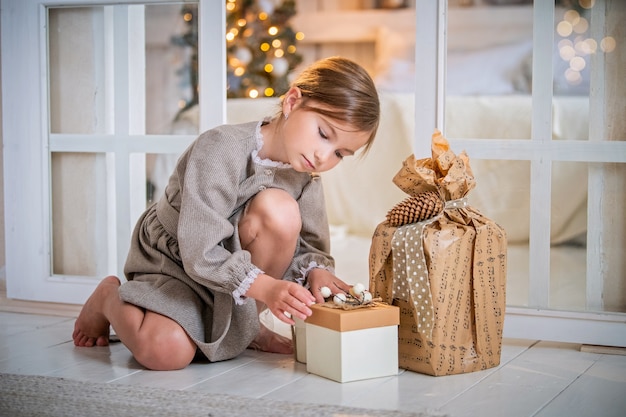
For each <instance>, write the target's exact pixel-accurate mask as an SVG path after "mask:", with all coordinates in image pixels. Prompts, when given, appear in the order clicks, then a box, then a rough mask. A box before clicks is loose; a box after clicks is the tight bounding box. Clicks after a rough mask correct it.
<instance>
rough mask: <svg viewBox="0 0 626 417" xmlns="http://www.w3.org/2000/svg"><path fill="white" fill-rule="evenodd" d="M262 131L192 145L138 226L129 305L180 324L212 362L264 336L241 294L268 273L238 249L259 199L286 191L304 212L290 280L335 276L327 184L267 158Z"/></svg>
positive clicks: (230, 132) (227, 128)
mask: <svg viewBox="0 0 626 417" xmlns="http://www.w3.org/2000/svg"><path fill="white" fill-rule="evenodd" d="M260 127H261V122H252V123H245V124H240V125H224V126H220V127H217V128H215V129H212V130H209V131H207V132H205V133H203V134H201V135H200V136H199V137H198V138H197V139H196V140H195V141H194V142H193V143H192V144H191V145H190V146H189V148H188V149H187V150H186V151H185V152H184V153H183V154H182V155H181V157H180V158H179V160H178V162H177V164H176V169H175V171H174V173H173V174H172V176H171V177H170V179H169V183H168V185H167V187H166V189H165V194H164V196H163V197H162V198H161V199H160V200H159V201H158V202H157V203H156V204H154V205H152V206H150V207H149V208H148V209H147V210H146V211H145V212H144V213H143V215H142V216H141V218H140V219H139V221H138V223H137V226H136V227H135V230H134V232H133V236H132V241H131V245H130V250H129V254H128V259H127V261H126V265H125V268H124V273H125V275H126V278H127V280H128V281H127V282H125V283H123V284H122V286H121V287H120V297H121V298H122V300H124V301H126V302H128V303H131V304H134V305H137V306H139V307H142V308H145V309H147V310H150V311H154V312H157V313H159V314H162V315H164V316H167V317H169V318H171V319H173V320H174V321H176V322H177V323H178V324H180V325H181V326H182V327H183V328H184V329H185V331H186V332H187V333H188V334H189V336H190V337H191V338H192V339H193V341H194V342H195V343H196V344H197V346H198V349H199V351H201V352H202V353H203V354H204V355H205V356H206V357H207V358H208V359H209V360H210V361H220V360H226V359H231V358H234V357H236V356H237V355H239V354H240V353H241V352H243V351H244V350H245V349H246V348H247V347H248V345H249V344H250V343H251V342H252V340H254V338H255V337H256V335H257V333H258V331H259V320H258V313H257V307H256V303H255V300H253V299H248V298H246V297H245V296H244V294H245V293H246V292H247V290H248V288H249V287H250V285H251V284H252V282H254V279H255V278H256V277H257V276H258V274H259V273H261V272H262V271H261V270H260V269H259V268H257V267H256V266H255V265H253V264H252V262H251V260H250V253H249V252H248V251H245V250H243V249H241V245H240V242H239V233H238V229H237V224H238V221H239V219H240V217H241V214H242V212H243V209H244V207H245V206H246V204H247V203H248V202H249V201H250V199H251V198H252V197H254V196H255V195H256V194H257V193H258V192H259V191H260V190H264V189H266V188H279V189H282V190H285V191H286V192H288V193H289V194H290V195H291V196H293V198H294V199H296V201H298V204H299V207H300V214H301V218H302V230H301V234H300V239H299V242H298V247H297V249H296V253H295V255H294V257H293V260H292V263H291V265H290V266H289V269H288V271H287V273H286V274H285V276H284V277H283V279H288V280H291V281H294V282H298V283H300V284H302V285H305V284H306V275H307V273H308V271H309V270H311V269H312V268H325V269H330V270H332V269H333V268H334V261H333V259H332V257H331V256H330V254H329V250H330V242H329V231H328V221H327V217H326V212H325V204H324V195H323V190H322V183H321V179H320V178H319V177H318V176H315V175H311V174H309V173H301V172H297V171H295V170H293V169H292V168H291V167H290V166H289V165H287V164H283V163H280V162H275V161H270V160H267V159H265V160H262V159H260V158H259V157H258V154H257V153H258V151H259V149H260V148H261V147H262V146H263V138H262V136H261V131H260Z"/></svg>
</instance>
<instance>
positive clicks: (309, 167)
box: [280, 89, 370, 172]
mask: <svg viewBox="0 0 626 417" xmlns="http://www.w3.org/2000/svg"><path fill="white" fill-rule="evenodd" d="M292 90H293V89H292ZM292 90H290V92H289V93H288V94H290V93H292ZM296 90H297V89H296ZM298 91H299V90H298ZM286 99H289V97H286ZM300 103H301V98H300V99H298V100H296V102H295V103H294V105H293V106H288V107H289V108H287V109H286V110H285V108H283V112H284V114H286V115H288V118H287V119H286V120H283V123H282V128H281V129H280V131H281V134H280V136H281V137H282V148H283V152H284V153H283V154H284V157H285V158H286V161H284V162H288V163H289V164H290V165H291V166H292V167H293V169H295V170H296V171H299V172H324V171H328V170H330V169H332V168H334V167H335V166H336V165H337V164H338V163H339V162H341V160H342V159H343V158H345V157H349V156H352V155H354V154H355V153H356V152H357V151H358V150H359V149H360V148H362V147H363V146H364V145H365V144H366V143H367V140H368V139H369V136H370V135H369V132H357V131H354V128H353V127H352V126H350V125H348V124H347V123H345V122H341V121H337V120H335V119H331V118H328V117H326V116H323V115H321V114H319V113H317V112H314V111H311V110H308V109H305V108H301V107H300V106H299V104H300Z"/></svg>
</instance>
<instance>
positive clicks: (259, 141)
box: [252, 118, 291, 168]
mask: <svg viewBox="0 0 626 417" xmlns="http://www.w3.org/2000/svg"><path fill="white" fill-rule="evenodd" d="M269 121H270V119H269V118H266V119H265V120H262V121H260V122H259V124H257V125H256V130H255V132H254V137H255V139H256V149H255V150H253V151H252V161H254V163H255V164H259V165H262V166H267V167H273V168H291V165H290V164H286V163H284V162H279V161H273V160H271V159H268V158H261V157H260V156H259V151H260V150H261V148H262V147H263V134H262V133H261V126H263V124H264V123H269Z"/></svg>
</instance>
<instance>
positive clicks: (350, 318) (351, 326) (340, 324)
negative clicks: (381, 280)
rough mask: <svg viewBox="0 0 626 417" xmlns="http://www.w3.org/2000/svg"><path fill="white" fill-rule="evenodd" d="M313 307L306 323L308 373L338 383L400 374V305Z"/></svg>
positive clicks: (375, 304) (376, 304)
mask: <svg viewBox="0 0 626 417" xmlns="http://www.w3.org/2000/svg"><path fill="white" fill-rule="evenodd" d="M311 309H312V310H313V314H312V315H311V316H310V317H309V318H307V319H306V322H305V323H306V343H305V345H306V366H307V371H308V372H310V373H313V374H316V375H319V376H322V377H325V378H328V379H332V380H334V381H337V382H349V381H356V380H361V379H369V378H377V377H383V376H390V375H397V374H398V324H399V321H400V313H399V309H398V307H396V306H391V305H385V304H382V303H374V304H373V305H371V306H364V307H362V308H355V309H348V310H344V309H342V308H330V307H326V306H324V305H313V306H311Z"/></svg>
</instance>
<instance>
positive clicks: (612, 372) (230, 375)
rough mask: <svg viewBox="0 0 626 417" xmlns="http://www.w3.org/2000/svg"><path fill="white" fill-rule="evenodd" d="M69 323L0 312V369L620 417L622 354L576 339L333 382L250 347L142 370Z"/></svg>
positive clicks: (282, 394)
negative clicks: (497, 361)
mask: <svg viewBox="0 0 626 417" xmlns="http://www.w3.org/2000/svg"><path fill="white" fill-rule="evenodd" d="M73 322H74V320H73V319H72V318H63V317H53V316H45V315H33V314H18V313H7V312H0V372H4V373H17V374H35V375H49V376H59V377H65V378H71V379H77V380H84V381H96V382H107V383H111V384H141V385H145V386H151V387H160V388H166V389H173V390H182V389H186V390H194V391H201V392H210V393H227V394H231V395H240V396H246V397H251V398H268V399H276V400H287V401H294V402H305V403H325V404H338V405H346V406H357V407H364V408H371V409H381V408H382V409H390V410H402V411H426V410H430V411H437V412H439V413H445V414H447V415H450V416H453V417H455V416H481V417H490V416H497V417H502V416H506V417H516V416H519V417H526V416H537V417H547V416H567V417H577V416H580V417H590V416H594V417H610V416H615V417H624V416H626V356H621V355H603V354H598V353H588V352H581V351H580V349H579V348H580V347H579V346H578V345H572V344H563V343H550V342H542V341H533V340H516V339H508V340H506V339H505V341H504V344H503V349H502V360H501V365H500V366H499V367H497V368H493V369H489V370H486V371H480V372H474V373H470V374H463V375H454V376H446V377H431V376H427V375H422V374H418V373H414V372H409V371H402V370H401V371H400V373H399V375H398V376H395V377H387V378H376V379H370V380H366V381H358V382H351V383H346V384H339V383H336V382H333V381H330V380H327V379H324V378H321V377H318V376H316V375H312V374H308V373H307V372H306V366H305V365H302V364H300V363H297V362H295V361H294V360H293V358H292V357H291V356H285V355H274V354H266V353H260V352H254V351H246V352H245V353H243V354H242V355H241V356H240V357H238V358H236V359H233V360H231V361H226V362H220V363H197V364H192V365H191V366H189V367H188V368H186V369H184V370H181V371H172V372H152V371H147V370H145V369H143V368H142V367H141V366H140V365H139V364H138V363H137V362H136V361H135V360H134V359H133V358H132V356H131V354H130V352H129V351H128V350H127V349H126V348H125V347H124V346H123V345H121V344H114V345H111V346H110V347H99V348H75V347H74V345H73V344H72V342H71V333H72V328H73Z"/></svg>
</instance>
